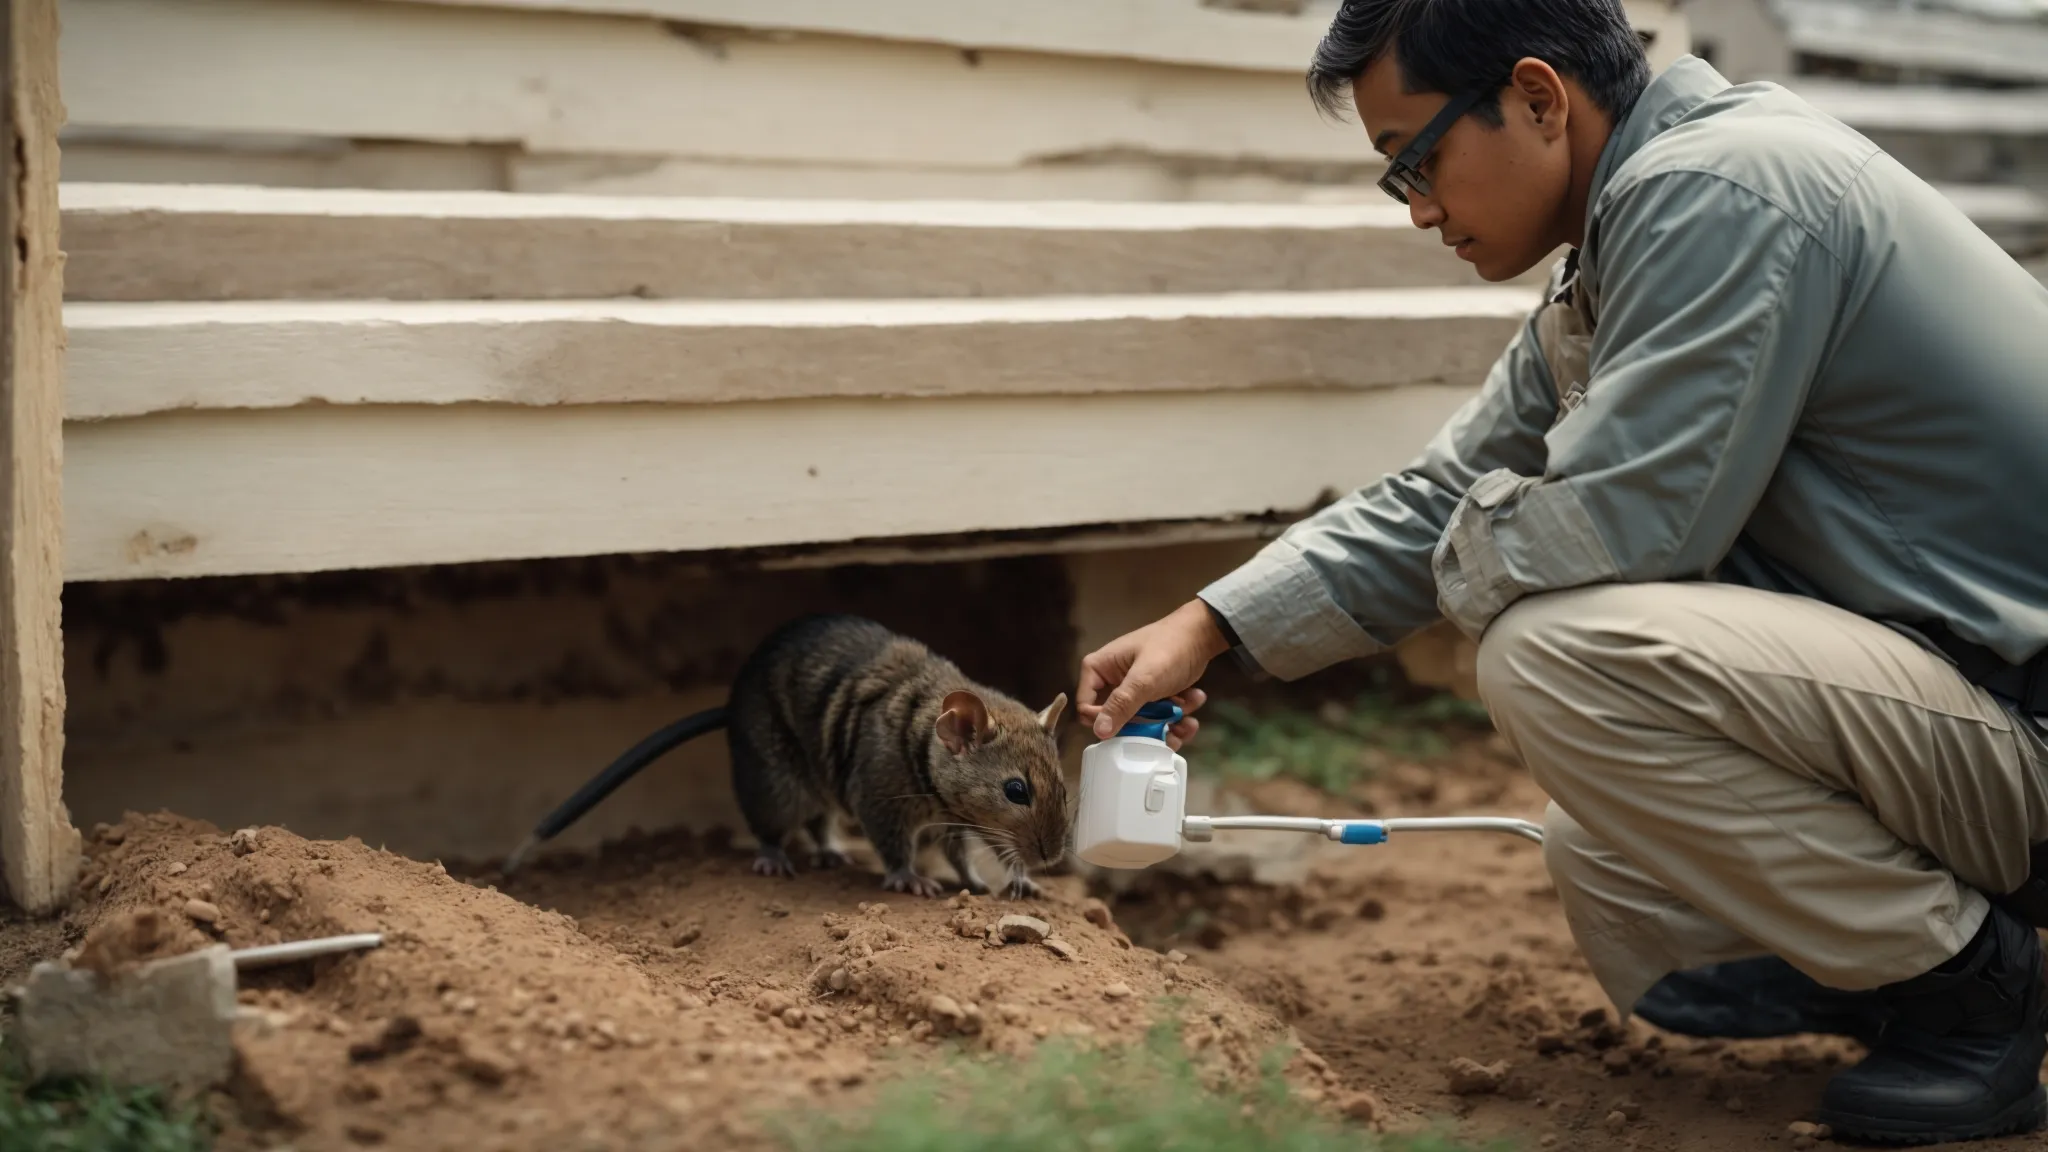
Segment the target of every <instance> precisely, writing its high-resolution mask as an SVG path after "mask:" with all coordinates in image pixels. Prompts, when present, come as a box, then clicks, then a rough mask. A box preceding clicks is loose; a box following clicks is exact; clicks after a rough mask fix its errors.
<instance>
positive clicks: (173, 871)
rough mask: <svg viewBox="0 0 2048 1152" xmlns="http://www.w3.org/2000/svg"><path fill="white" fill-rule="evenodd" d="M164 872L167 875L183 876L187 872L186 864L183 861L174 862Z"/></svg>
mask: <svg viewBox="0 0 2048 1152" xmlns="http://www.w3.org/2000/svg"><path fill="white" fill-rule="evenodd" d="M164 874H165V875H167V876H183V875H184V874H185V865H184V863H183V862H182V861H179V862H176V863H173V864H172V865H171V866H170V867H168V868H166V869H164Z"/></svg>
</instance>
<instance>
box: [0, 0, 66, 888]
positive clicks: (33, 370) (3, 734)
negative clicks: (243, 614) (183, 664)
mask: <svg viewBox="0 0 2048 1152" xmlns="http://www.w3.org/2000/svg"><path fill="white" fill-rule="evenodd" d="M0 20H4V23H0V40H4V47H0V61H4V65H0V66H4V69H5V77H4V87H5V91H6V95H5V100H4V104H5V109H6V115H5V117H4V121H5V129H4V130H5V133H6V139H5V140H4V141H0V222H4V225H5V229H4V232H5V235H6V236H7V237H8V242H7V244H6V249H7V255H6V267H7V277H6V281H5V283H4V284H0V341H4V368H0V450H4V452H5V462H4V466H0V509H4V510H5V512H4V514H5V520H4V521H0V556H4V558H5V563H4V564H0V637H4V638H5V643H4V644H0V864H4V872H5V875H6V880H7V891H8V893H9V895H10V896H12V897H13V899H14V902H15V903H16V904H18V905H20V906H21V907H22V908H24V909H26V910H27V911H29V912H32V913H45V912H49V911H52V910H54V909H56V908H58V907H60V906H62V905H63V904H64V903H65V902H66V901H67V900H68V899H69V898H70V896H71V889H72V885H73V883H74V882H75V881H76V879H77V876H78V867H79V836H78V832H77V830H76V829H74V828H72V826H71V817H70V814H69V813H68V812H67V811H66V810H65V808H64V769H63V758H64V641H63V634H62V630H61V626H60V610H59V597H60V595H61V593H62V592H63V536H62V531H63V519H62V517H63V487H62V467H63V442H64V439H63V411H64V326H63V320H62V311H61V310H62V307H63V305H62V300H63V294H64V254H63V252H62V251H60V250H59V248H58V235H57V227H58V215H57V128H58V126H59V124H61V123H62V122H63V119H64V105H63V102H62V100H61V99H60V98H59V96H58V93H57V15H56V10H55V8H54V7H53V6H52V5H51V4H50V3H49V2H48V0H8V2H7V4H6V6H5V7H4V8H0Z"/></svg>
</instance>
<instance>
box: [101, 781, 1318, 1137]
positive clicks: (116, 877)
mask: <svg viewBox="0 0 2048 1152" xmlns="http://www.w3.org/2000/svg"><path fill="white" fill-rule="evenodd" d="M500 879H502V878H500V877H497V876H495V874H493V873H488V872H485V873H480V874H477V875H473V876H469V877H462V876H457V875H451V874H450V872H449V871H448V869H446V868H445V867H443V866H442V865H440V864H438V863H421V862H418V861H412V860H406V859H403V858H400V857H397V856H393V855H391V854H389V853H386V852H382V851H378V850H376V849H372V848H369V847H367V846H365V845H363V844H362V843H360V842H358V841H354V840H350V841H346V842H342V843H323V842H311V841H307V840H303V839H301V838H299V837H297V836H294V835H292V834H290V833H289V832H285V831H283V830H280V829H274V828H263V829H254V830H245V831H243V832H239V833H236V834H234V835H233V836H228V835H223V834H222V833H221V832H220V830H218V829H216V828H213V827H210V826H208V825H205V824H201V823H197V822H194V821H190V820H185V819H181V818H178V817H174V816H169V815H157V816H131V817H129V818H128V819H127V820H125V821H124V822H123V823H122V824H121V825H119V826H117V827H114V828H110V829H105V830H103V831H102V832H101V833H100V834H99V835H98V836H97V837H95V840H94V843H93V844H92V845H91V846H90V861H89V864H88V868H87V872H86V876H85V879H84V882H83V884H82V891H84V892H85V893H88V894H89V895H87V896H86V897H85V898H84V899H83V900H82V901H81V902H80V904H79V906H78V907H77V908H76V909H74V911H73V912H72V914H71V916H70V918H69V919H70V923H71V928H72V931H73V933H74V935H75V934H76V933H78V932H80V931H83V932H84V943H83V945H82V946H81V948H80V949H79V950H77V954H78V956H79V957H80V959H81V961H82V962H89V963H92V964H93V965H95V966H96V967H101V968H103V969H108V970H111V969H115V968H118V967H121V966H125V965H127V964H132V963H135V962H138V961H139V960H142V959H145V958H149V957H154V956H159V955H169V954H173V953H175V952H178V951H183V950H187V949H190V948H194V947H199V946H202V945H203V944H205V943H207V942H209V941H216V940H218V941H223V942H225V943H227V944H229V945H231V946H234V947H247V946H251V945H257V944H268V943H277V942H281V941H284V940H291V939H302V938H307V937H313V936H324V935H332V934H339V933H352V932H369V931H376V932H382V933H384V936H385V941H386V942H385V945H384V947H382V948H381V949H378V950H375V951H372V952H367V953H362V954H358V955H355V956H351V957H346V958H340V959H327V960H321V961H318V962H315V963H312V964H303V965H296V966H292V967H288V968H284V969H279V970H276V971H272V972H255V973H248V974H245V977H244V984H243V992H242V1000H243V1002H244V1003H245V1004H248V1005H252V1006H256V1007H258V1008H260V1009H262V1010H263V1011H262V1012H261V1013H259V1018H258V1022H257V1023H256V1025H255V1026H253V1027H250V1028H248V1029H246V1030H245V1031H244V1034H243V1035H242V1036H241V1037H240V1039H239V1041H238V1050H239V1056H240V1061H239V1063H240V1071H239V1072H238V1082H237V1084H236V1085H235V1088H234V1091H233V1093H232V1099H231V1101H216V1104H217V1105H218V1109H217V1110H218V1111H219V1112H221V1113H222V1114H223V1115H224V1116H225V1117H226V1118H227V1120H228V1124H229V1136H228V1141H227V1146H228V1147H231V1148H232V1147H253V1146H269V1145H272V1144H275V1143H276V1142H277V1141H278V1140H279V1139H288V1140H290V1142H291V1143H292V1145H293V1146H294V1147H296V1148H300V1149H316V1148H345V1147H352V1146H364V1145H377V1144H384V1145H388V1146H392V1147H407V1148H411V1147H421V1148H438V1147H451V1148H452V1147H460V1148H465V1149H468V1148H507V1149H511V1148H521V1149H530V1148H570V1149H586V1148H587V1149H599V1148H617V1149H628V1148H640V1147H646V1148H656V1147H659V1148H675V1147H685V1146H693V1145H695V1144H697V1143H698V1142H699V1141H703V1142H706V1144H705V1146H714V1147H744V1146H761V1145H763V1144H765V1143H766V1141H767V1140H768V1138H769V1136H770V1133H769V1131H768V1127H767V1119H766V1118H767V1117H769V1116H771V1115H773V1114H774V1113H775V1112H777V1111H778V1110H782V1111H785V1112H787V1111H788V1110H789V1108H790V1106H791V1105H793V1104H801V1105H802V1107H803V1109H804V1110H806V1111H815V1110H816V1109H818V1108H819V1107H823V1106H830V1105H834V1104H842V1103H853V1102H856V1101H857V1099H858V1097H859V1095H860V1094H861V1093H863V1092H865V1091H867V1090H868V1088H869V1085H870V1084H871V1082H872V1081H873V1080H874V1079H876V1078H878V1076H879V1075H881V1074H882V1072H883V1070H884V1069H885V1062H887V1061H888V1060H889V1058H890V1057H891V1056H894V1055H897V1054H912V1053H917V1052H921V1051H929V1050H932V1049H933V1048H934V1047H935V1046H936V1045H938V1044H939V1043H941V1042H946V1043H950V1044H957V1045H961V1046H964V1047H966V1048H968V1049H970V1050H976V1051H994V1052H1022V1051H1025V1050H1027V1049H1029V1048H1030V1047H1031V1046H1032V1045H1033V1044H1035V1043H1036V1042H1037V1041H1038V1040H1040V1039H1043V1038H1046V1037H1049V1036H1055V1035H1058V1036H1073V1037H1092V1038H1095V1039H1097V1040H1101V1041H1105V1042H1123V1041H1128V1040H1135V1039H1136V1038H1138V1037H1139V1036H1140V1035H1141V1034H1142V1033H1143V1032H1144V1031H1145V1029H1146V1028H1147V1027H1148V1026H1149V1025H1150V1024H1151V1023H1152V1022H1153V1020H1154V1019H1155V1016H1154V1013H1155V1012H1156V1011H1158V1008H1157V1005H1158V1004H1159V1003H1160V1002H1161V1000H1162V998H1163V997H1168V996H1170V997H1172V998H1174V1002H1175V1003H1177V1004H1178V1005H1180V1007H1179V1009H1178V1011H1179V1012H1180V1013H1181V1017H1182V1020H1183V1025H1184V1027H1185V1028H1186V1030H1187V1035H1188V1036H1189V1039H1190V1042H1191V1043H1192V1044H1194V1045H1196V1046H1198V1047H1200V1048H1202V1049H1205V1050H1206V1051H1207V1052H1208V1053H1209V1054H1210V1055H1211V1056H1213V1057H1215V1058H1217V1060H1218V1061H1219V1066H1220V1067H1221V1068H1223V1069H1226V1070H1235V1071H1241V1072H1250V1071H1251V1070H1252V1069H1253V1068H1254V1067H1255V1066H1256V1062H1257V1060H1258V1059H1259V1057H1260V1056H1262V1055H1263V1054H1264V1053H1265V1052H1267V1051H1268V1050H1270V1048H1271V1047H1272V1046H1273V1045H1275V1044H1277V1043H1280V1042H1282V1041H1284V1040H1285V1039H1286V1038H1287V1034H1286V1031H1285V1029H1284V1027H1283V1026H1282V1025H1280V1024H1279V1023H1278V1022H1277V1021H1276V1020H1275V1019H1274V1018H1273V1017H1272V1016H1271V1015H1270V1014H1268V1013H1266V1012H1264V1011H1262V1010H1260V1009H1258V1008H1256V1007H1253V1006H1251V1005H1249V1004H1248V1003H1247V1002H1246V1001H1245V999H1244V998H1243V997H1241V996H1240V995H1238V994H1237V993H1235V992H1234V991H1233V990H1231V989H1230V988H1229V987H1228V986H1226V985H1223V984H1222V983H1220V982H1219V981H1217V980H1216V979H1215V978H1214V977H1213V976H1211V975H1209V974H1207V973H1205V972H1203V971H1201V970H1199V969H1198V968H1191V967H1189V966H1186V965H1184V964H1183V963H1180V962H1178V960H1177V959H1176V958H1173V957H1168V956H1162V955H1160V954H1158V953H1154V952H1150V951H1147V950H1145V949H1142V948H1136V947H1133V946H1132V945H1131V943H1130V941H1129V939H1128V938H1127V937H1125V936H1124V934H1123V933H1122V932H1121V931H1120V930H1118V928H1117V927H1116V926H1115V924H1114V922H1113V921H1112V920H1110V918H1109V917H1108V916H1106V915H1104V914H1103V911H1102V909H1101V908H1100V907H1099V905H1085V904H1084V902H1083V900H1082V894H1081V893H1080V892H1079V891H1078V889H1079V882H1078V881H1077V880H1075V879H1073V878H1070V877H1069V878H1060V879H1058V880H1056V881H1055V884H1056V885H1064V886H1065V888H1066V891H1065V893H1064V894H1056V895H1055V896H1053V897H1052V898H1049V899H1047V900H1042V901H1034V902H1008V901H997V900H986V899H975V898H972V897H965V896H962V897H957V898H954V899H952V900H940V901H927V900H915V899H911V898H907V897H885V896H884V895H883V894H882V893H880V892H879V891H877V890H876V887H875V884H874V877H873V876H872V875H868V874H865V873H857V872H850V873H844V874H837V875H807V876H805V877H804V878H802V879H801V880H799V881H796V882H788V881H773V880H763V879H761V878H759V877H756V876H754V875H752V874H751V873H750V872H749V871H748V868H747V859H746V857H745V856H743V855H741V854H738V853H734V852H731V851H729V850H726V849H724V848H723V846H721V845H716V844H714V845H701V844H698V843H696V842H693V841H692V840H691V839H690V838H688V837H662V838H644V839H638V840H634V841H631V842H628V843H625V844H621V845H618V846H616V847H615V848H614V849H612V850H609V851H607V852H606V853H605V854H603V855H602V856H601V857H599V858H596V859H589V860H579V861H548V860H543V861H541V862H539V864H538V865H537V866H536V867H535V868H534V869H533V870H532V871H531V872H530V873H522V874H521V875H520V876H518V877H517V878H515V879H514V880H513V881H512V882H511V883H510V884H508V885H507V888H508V890H507V891H499V890H497V889H496V888H494V887H493V886H492V881H493V880H500ZM1013 914H1022V915H1026V916H1029V917H1032V918H1034V919H1035V921H1037V922H1041V923H1034V924H1023V925H1017V926H1013V927H1012V928H1011V929H1010V931H1008V932H1007V933H1005V932H1003V931H1002V930H1001V927H1000V925H999V921H1001V919H1002V918H1003V917H1005V916H1008V915H1013ZM1091 914H1092V915H1093V919H1092V920H1091V918H1090V916H1091ZM992 930H993V931H992ZM1005 936H1007V937H1008V940H1007V942H1006V940H1005ZM1041 936H1044V937H1046V939H1044V940H1040V937H1041ZM1183 959H1184V958H1183Z"/></svg>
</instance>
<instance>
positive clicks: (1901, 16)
mask: <svg viewBox="0 0 2048 1152" xmlns="http://www.w3.org/2000/svg"><path fill="white" fill-rule="evenodd" d="M1773 6H1774V9H1775V10H1776V11H1777V13H1778V14H1779V17H1780V18H1781V19H1782V20H1784V21H1785V34H1786V36H1787V38H1788V39H1789V40H1790V41H1791V44H1792V47H1793V49H1794V50H1795V51H1798V52H1805V53H1809V54H1812V55H1816V56H1832V57H1838V58H1843V59H1849V60H1856V61H1861V62H1863V63H1868V64H1887V65H1892V66H1894V67H1899V68H1917V69H1925V70H1928V71H1932V72H1947V73H1953V74H1957V75H1963V76H1976V77H1981V78H1985V79H1994V80H2006V81H2015V80H2016V81H2023V82H2030V83H2042V82H2048V25H2041V24H2030V23H2025V22H2020V21H1995V22H1994V21H1988V20H1982V19H1977V18H1975V17H1971V16H1965V15H1962V14H1959V13H1954V12H1931V11H1920V10H1915V9H1911V8H1905V7H1899V8H1881V7H1877V6H1874V5H1868V4H1857V3H1848V2H1845V0H1775V3H1774V5H1773Z"/></svg>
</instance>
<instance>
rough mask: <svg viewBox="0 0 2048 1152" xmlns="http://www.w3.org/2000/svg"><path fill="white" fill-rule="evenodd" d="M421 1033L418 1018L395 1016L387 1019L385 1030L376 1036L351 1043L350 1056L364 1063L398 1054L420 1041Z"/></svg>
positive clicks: (353, 1059) (356, 1061)
mask: <svg viewBox="0 0 2048 1152" xmlns="http://www.w3.org/2000/svg"><path fill="white" fill-rule="evenodd" d="M420 1035H421V1029H420V1022H419V1021H418V1020H415V1019H414V1018H412V1017H411V1016H393V1017H392V1018H391V1019H389V1020H387V1021H385V1023H384V1028H383V1030H382V1031H380V1032H378V1033H377V1035H376V1037H375V1038H373V1039H369V1040H359V1041H357V1042H356V1043H354V1044H351V1045H349V1046H348V1058H349V1059H350V1060H351V1061H353V1062H355V1063H357V1064H364V1063H368V1062H369V1061H372V1060H381V1059H383V1058H384V1057H386V1056H396V1055H397V1054H399V1053H400V1052H403V1051H405V1050H406V1049H408V1048H411V1047H412V1046H413V1045H414V1044H416V1043H418V1042H419V1039H420Z"/></svg>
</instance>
